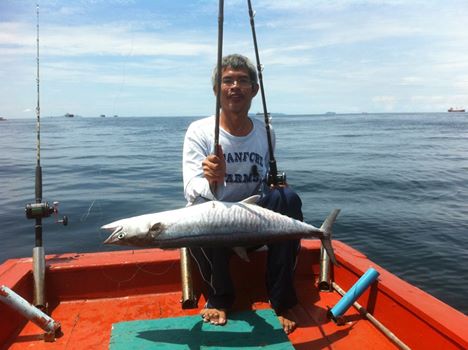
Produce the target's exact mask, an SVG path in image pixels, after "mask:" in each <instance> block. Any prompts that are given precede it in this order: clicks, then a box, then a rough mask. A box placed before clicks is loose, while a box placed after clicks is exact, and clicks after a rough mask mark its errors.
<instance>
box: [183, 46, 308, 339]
mask: <svg viewBox="0 0 468 350" xmlns="http://www.w3.org/2000/svg"><path fill="white" fill-rule="evenodd" d="M218 74H221V90H220V91H221V92H220V93H221V96H220V101H221V112H220V132H219V144H220V147H219V149H217V150H214V128H215V117H214V116H213V117H208V118H204V119H201V120H198V121H195V122H193V123H192V124H191V125H190V126H189V128H188V130H187V133H186V135H185V141H184V151H183V176H184V194H185V197H186V199H187V201H188V205H192V204H196V203H199V202H200V201H204V200H215V199H216V200H221V201H230V202H235V201H240V200H243V199H245V198H247V197H249V196H252V195H254V194H258V193H259V191H260V190H261V189H262V185H263V190H264V191H263V192H264V193H263V196H262V197H261V198H260V200H259V202H258V204H259V205H261V206H263V207H265V208H268V209H271V210H274V211H276V212H279V213H282V214H284V215H288V216H290V217H293V218H295V219H298V220H302V219H303V218H302V212H301V205H302V204H301V201H300V199H299V197H298V196H297V195H296V194H295V193H294V192H293V191H292V190H290V189H289V188H288V187H278V188H266V190H265V187H266V186H264V184H265V181H264V180H265V178H266V176H267V172H268V161H269V152H268V141H267V135H266V130H265V125H264V123H263V122H260V121H258V120H256V119H251V118H249V116H248V112H249V109H250V105H251V102H252V99H253V98H254V97H255V95H256V94H257V92H258V89H259V85H258V77H257V71H256V69H255V66H254V65H253V64H252V63H251V62H250V60H249V59H248V58H246V57H244V56H241V55H236V54H235V55H229V56H226V57H224V58H223V60H222V70H221V72H220V73H219V72H217V67H216V68H215V70H214V72H213V77H212V82H213V91H214V92H215V94H216V93H217V91H218V90H217V86H216V84H217V80H218ZM272 136H273V137H272V140H273V142H274V135H272ZM299 247H300V243H299V240H290V241H283V242H280V243H275V244H270V245H268V258H267V276H266V284H267V290H268V296H269V299H270V303H271V305H272V307H273V309H274V310H275V312H276V313H277V315H278V319H279V321H280V323H281V325H282V326H283V329H284V331H285V332H286V333H287V334H288V333H290V332H292V331H293V330H294V328H295V327H296V323H295V321H294V320H293V318H294V315H293V314H294V312H293V309H294V307H295V306H297V297H296V292H295V289H294V284H293V277H294V267H295V264H296V258H297V253H298V250H299ZM231 252H232V250H231V249H230V248H229V247H226V248H208V247H206V248H192V249H190V253H191V255H192V257H193V258H194V259H195V261H196V263H197V265H198V267H199V269H200V272H201V275H202V278H203V279H204V280H205V282H206V283H207V284H208V298H207V304H206V306H205V308H204V309H203V310H202V311H201V316H202V317H203V319H204V321H205V322H210V323H212V324H215V325H224V324H225V323H226V322H227V312H228V310H229V309H230V307H231V306H232V304H233V302H234V297H235V295H234V286H233V284H232V280H231V276H230V271H229V259H230V256H231V254H232V253H231Z"/></svg>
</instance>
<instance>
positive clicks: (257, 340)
mask: <svg viewBox="0 0 468 350" xmlns="http://www.w3.org/2000/svg"><path fill="white" fill-rule="evenodd" d="M239 348H241V349H260V348H261V349H267V350H279V349H282V350H283V349H284V350H291V349H294V348H293V346H292V344H291V343H290V341H289V339H288V337H287V336H286V334H285V333H284V331H283V329H282V327H281V325H280V323H279V321H278V318H277V317H276V315H275V313H274V312H273V310H269V309H267V310H257V311H243V312H234V313H232V314H230V315H229V320H228V323H227V324H226V325H225V326H214V325H211V324H209V323H205V322H203V321H202V319H201V317H200V316H199V315H196V316H187V317H173V318H162V319H155V320H142V321H131V322H119V323H114V324H113V325H112V335H111V340H110V344H109V349H111V350H124V349H125V350H128V349H142V350H143V349H171V350H172V349H175V350H178V349H190V350H198V349H229V350H233V349H239Z"/></svg>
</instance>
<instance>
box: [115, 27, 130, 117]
mask: <svg viewBox="0 0 468 350" xmlns="http://www.w3.org/2000/svg"><path fill="white" fill-rule="evenodd" d="M130 33H131V39H130V42H131V45H130V52H129V53H127V54H126V55H125V60H124V62H123V66H122V72H123V73H122V81H121V83H120V87H119V90H118V92H117V95H116V96H115V97H114V102H113V104H112V114H113V115H114V116H115V115H117V114H118V113H116V111H115V105H116V101H117V100H120V96H121V95H122V91H123V87H124V86H125V85H126V83H127V62H128V58H129V57H132V56H133V50H134V39H135V37H134V33H133V30H132V26H130Z"/></svg>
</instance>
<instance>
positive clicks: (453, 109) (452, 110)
mask: <svg viewBox="0 0 468 350" xmlns="http://www.w3.org/2000/svg"><path fill="white" fill-rule="evenodd" d="M447 112H462V113H463V112H465V109H464V108H452V107H450V108H449V109H448V110H447Z"/></svg>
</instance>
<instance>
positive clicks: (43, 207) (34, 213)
mask: <svg viewBox="0 0 468 350" xmlns="http://www.w3.org/2000/svg"><path fill="white" fill-rule="evenodd" d="M58 205H59V202H54V203H53V206H50V205H49V203H48V202H45V203H33V204H26V209H25V211H26V217H27V218H28V219H42V218H48V217H50V216H51V215H52V214H55V216H56V220H55V222H56V223H57V224H63V226H67V225H68V217H66V216H63V217H62V219H61V220H58Z"/></svg>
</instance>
